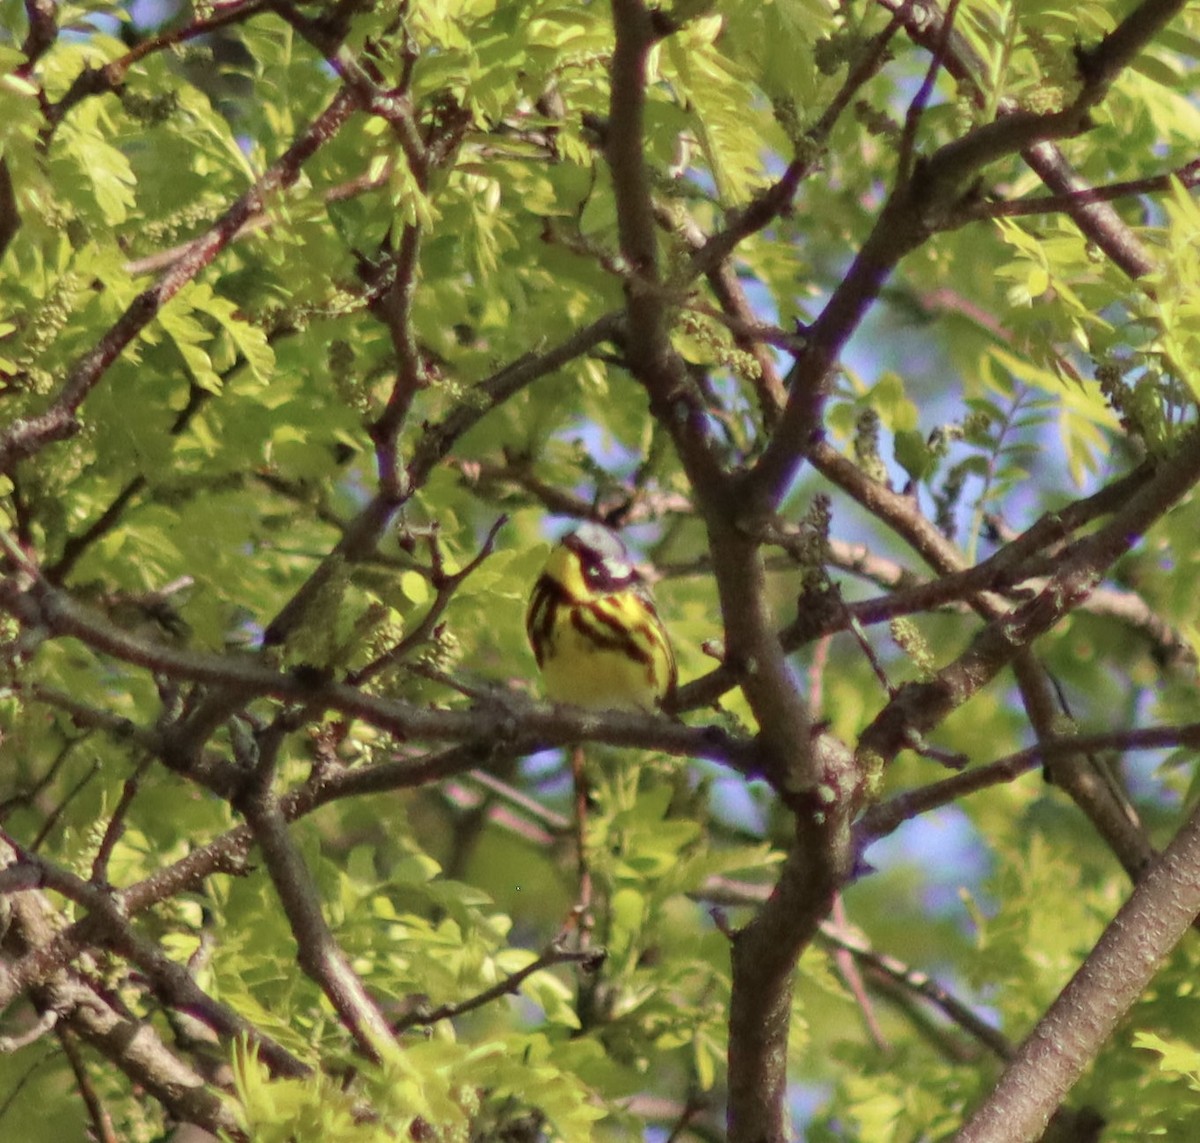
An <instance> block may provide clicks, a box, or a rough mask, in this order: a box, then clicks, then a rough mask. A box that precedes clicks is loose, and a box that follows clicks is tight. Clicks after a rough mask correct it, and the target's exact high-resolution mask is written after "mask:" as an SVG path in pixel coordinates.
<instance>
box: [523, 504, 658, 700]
mask: <svg viewBox="0 0 1200 1143" xmlns="http://www.w3.org/2000/svg"><path fill="white" fill-rule="evenodd" d="M525 629H526V631H527V632H528V633H529V643H530V645H531V646H532V647H533V654H534V657H535V658H536V659H537V662H538V666H539V667H540V668H541V670H542V678H543V680H544V682H545V688H546V697H547V698H549V699H550V700H551V701H552V702H569V703H575V704H576V705H578V706H586V707H590V708H592V709H593V710H641V711H646V712H647V713H650V712H653V711H655V710H656V709H658V708H659V707H660V706H661V705H662V703H663V702H664V700H669V699H670V698H671V696H672V695H673V694H674V691H675V684H676V677H677V676H676V669H675V653H674V652H673V651H672V649H671V639H670V637H669V636H668V635H667V630H666V628H665V627H664V626H663V624H662V620H661V619H659V617H658V611H657V610H656V609H655V606H654V599H653V597H652V596H651V594H650V588H649V587H648V586H647V585H646V582H645V581H644V580H643V579H642V577H641V576H640V575H639V574H638V571H637V569H636V568H635V567H634V566H633V564H632V563H631V562H630V559H629V552H628V551H627V550H626V548H625V545H624V544H623V543H622V542H621V541H620V539H619V538H618V537H617V536H616V535H615V534H614V533H613V532H611V531H609V530H608V529H607V528H604V527H602V526H601V525H599V524H591V523H588V524H582V525H580V527H579V528H577V529H576V530H575V531H574V532H571V533H570V534H568V535H567V536H565V537H563V539H562V541H561V542H560V543H559V544H558V545H557V547H555V549H554V550H553V551H552V552H551V553H550V558H549V559H548V560H547V561H546V566H545V568H544V569H543V570H542V574H541V575H540V576H539V577H538V581H537V583H536V584H534V587H533V592H532V594H531V595H530V597H529V610H528V611H527V612H526V614H525Z"/></svg>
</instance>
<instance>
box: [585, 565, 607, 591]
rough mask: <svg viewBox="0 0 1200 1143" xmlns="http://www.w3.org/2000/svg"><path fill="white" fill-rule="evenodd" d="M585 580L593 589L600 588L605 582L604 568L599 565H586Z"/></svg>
mask: <svg viewBox="0 0 1200 1143" xmlns="http://www.w3.org/2000/svg"><path fill="white" fill-rule="evenodd" d="M583 578H584V579H585V580H587V582H588V584H589V585H590V586H591V587H598V586H599V585H600V584H602V583H603V582H604V568H602V567H601V566H600V565H599V564H584V565H583Z"/></svg>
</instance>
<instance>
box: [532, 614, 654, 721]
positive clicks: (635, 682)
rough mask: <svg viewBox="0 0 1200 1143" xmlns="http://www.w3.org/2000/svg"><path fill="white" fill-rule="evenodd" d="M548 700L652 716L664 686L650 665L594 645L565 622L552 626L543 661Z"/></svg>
mask: <svg viewBox="0 0 1200 1143" xmlns="http://www.w3.org/2000/svg"><path fill="white" fill-rule="evenodd" d="M542 677H543V679H544V682H545V689H546V697H547V698H548V699H550V701H551V702H569V703H575V704H576V705H577V706H586V707H590V708H591V709H592V710H641V711H646V712H647V713H653V711H654V710H656V709H657V707H658V702H659V700H660V699H661V698H662V696H663V694H664V693H665V691H666V688H667V678H666V672H665V670H664V671H663V672H662V677H659V672H658V671H656V670H655V668H654V664H652V663H645V662H639V661H637V660H636V659H631V658H629V657H628V656H627V655H624V654H621V653H619V652H617V651H613V650H610V649H608V648H605V647H598V646H596V644H595V643H593V642H592V641H591V640H589V639H587V638H586V637H584V636H583V635H582V634H581V633H580V632H578V631H577V630H575V628H574V627H572V626H571V625H570V623H569V622H560V623H558V624H556V625H555V630H554V634H553V636H552V638H551V640H550V644H549V646H548V647H547V648H546V655H545V659H544V661H543V662H542Z"/></svg>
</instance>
